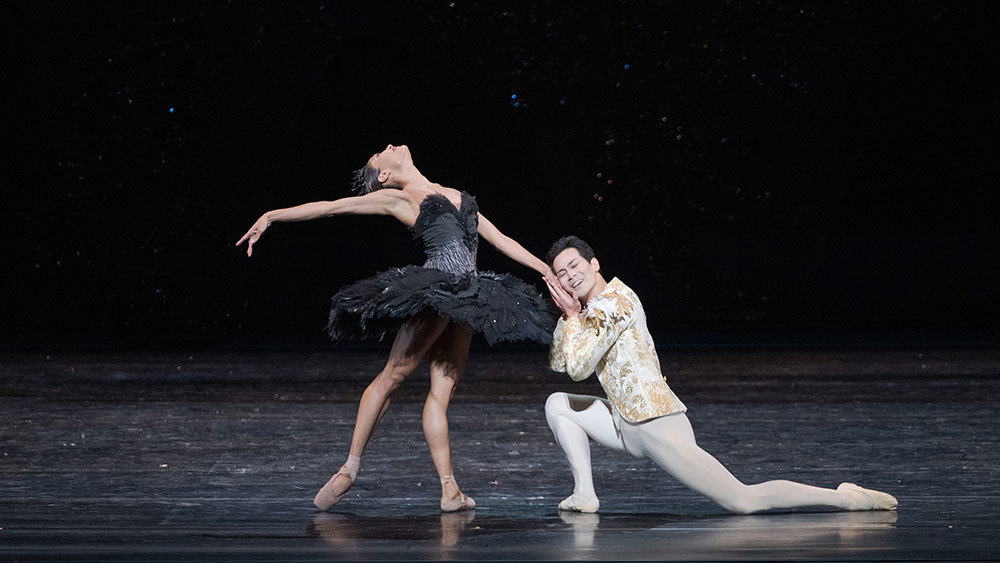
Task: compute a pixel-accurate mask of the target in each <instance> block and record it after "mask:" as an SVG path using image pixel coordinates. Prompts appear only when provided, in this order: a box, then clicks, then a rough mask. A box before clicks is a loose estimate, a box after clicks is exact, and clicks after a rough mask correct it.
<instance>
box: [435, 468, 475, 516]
mask: <svg viewBox="0 0 1000 563" xmlns="http://www.w3.org/2000/svg"><path fill="white" fill-rule="evenodd" d="M446 483H455V487H456V488H457V487H458V483H456V482H455V476H454V475H445V476H444V477H441V486H442V487H443V486H444V485H445V484H446ZM475 507H476V501H474V500H472V497H467V496H465V493H463V492H459V493H458V496H457V497H455V498H449V499H441V512H455V511H458V510H471V509H473V508H475Z"/></svg>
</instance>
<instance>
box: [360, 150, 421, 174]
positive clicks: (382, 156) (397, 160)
mask: <svg viewBox="0 0 1000 563" xmlns="http://www.w3.org/2000/svg"><path fill="white" fill-rule="evenodd" d="M412 163H413V159H412V158H411V157H410V148H409V147H407V146H406V145H386V146H385V148H384V149H382V150H381V151H379V152H377V153H375V154H373V155H372V157H371V158H369V159H368V166H371V167H372V168H374V169H376V170H381V171H393V170H399V169H401V168H402V167H403V166H404V165H405V164H412Z"/></svg>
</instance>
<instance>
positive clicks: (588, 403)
mask: <svg viewBox="0 0 1000 563" xmlns="http://www.w3.org/2000/svg"><path fill="white" fill-rule="evenodd" d="M545 418H546V419H547V420H548V422H549V428H551V429H552V433H553V434H555V438H556V442H558V443H559V446H560V447H561V448H562V450H563V453H564V454H566V459H567V460H568V461H569V465H570V468H571V469H572V471H573V480H574V481H575V487H574V489H573V494H574V495H575V496H577V497H579V498H584V499H588V498H597V494H596V493H595V492H594V481H593V478H592V476H591V471H590V442H589V441H588V439H587V438H588V436H589V437H590V438H593V439H594V440H595V441H596V442H597V443H599V444H602V445H604V446H607V447H609V448H611V449H613V450H616V451H620V452H628V453H630V454H632V455H634V456H636V457H641V458H646V459H651V460H653V461H654V462H656V464H657V465H659V466H660V467H662V468H664V469H666V470H667V472H668V473H670V474H671V475H673V476H674V477H675V478H676V479H677V480H678V481H680V482H681V483H682V484H684V485H685V486H687V487H689V488H690V489H692V490H693V491H695V492H698V493H700V494H702V495H704V496H706V497H708V498H709V499H711V500H713V501H715V502H717V503H718V504H720V505H721V506H722V507H723V508H725V509H727V510H731V511H733V512H737V513H740V514H749V513H751V512H758V511H761V510H768V509H772V508H794V507H801V506H829V507H835V508H841V509H845V510H848V509H850V508H851V495H850V493H849V492H846V491H837V490H834V489H823V488H820V487H813V486H810V485H803V484H801V483H795V482H792V481H767V482H764V483H759V484H757V485H744V484H743V483H741V482H740V481H739V479H737V478H736V477H734V476H733V474H732V473H730V472H729V470H728V469H726V468H725V467H724V466H723V465H722V464H721V463H719V461H718V460H717V459H715V458H714V457H712V456H711V455H710V454H709V453H708V452H706V451H705V450H703V449H701V448H700V447H698V444H697V443H696V442H695V439H694V431H693V430H692V429H691V423H690V422H688V419H687V416H686V415H685V414H684V413H676V414H672V415H667V416H663V417H659V418H655V419H652V420H649V421H646V422H641V423H638V424H633V423H630V422H628V421H626V420H624V419H623V418H621V416H620V415H618V414H613V413H612V411H611V406H610V405H609V404H608V402H607V401H605V400H604V399H600V398H598V397H590V396H586V395H570V394H567V393H553V394H552V395H550V396H549V398H548V400H547V401H546V402H545ZM615 418H617V421H616V420H615ZM615 422H617V424H615Z"/></svg>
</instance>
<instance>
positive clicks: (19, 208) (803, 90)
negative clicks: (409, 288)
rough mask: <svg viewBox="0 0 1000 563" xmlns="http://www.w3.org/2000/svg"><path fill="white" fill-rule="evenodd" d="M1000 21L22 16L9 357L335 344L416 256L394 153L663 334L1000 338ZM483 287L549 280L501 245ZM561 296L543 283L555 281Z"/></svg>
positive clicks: (904, 12) (676, 13)
mask: <svg viewBox="0 0 1000 563" xmlns="http://www.w3.org/2000/svg"><path fill="white" fill-rule="evenodd" d="M997 15H998V14H997V8H995V7H993V4H990V3H956V2H909V1H907V2H870V3H869V2H846V1H840V2H828V3H827V2H823V3H811V2H760V1H737V0H734V1H729V2H707V3H702V2H602V3H589V2H580V3H574V4H571V3H565V4H564V3H562V2H558V3H548V2H537V3H531V4H528V3H522V2H510V3H494V2H471V1H456V2H448V1H440V2H438V1H435V2H409V3H402V2H401V3H384V2H383V3H370V2H356V3H352V4H346V3H340V2H332V1H331V2H319V1H314V2H273V3H260V2H247V3H244V2H232V3H230V2H193V3H188V4H175V3H165V2H125V3H104V4H97V5H91V4H90V3H75V2H50V3H47V2H20V3H18V4H15V5H13V7H12V8H11V11H10V13H9V14H8V21H9V30H8V33H7V34H6V35H7V37H8V41H9V45H8V49H7V53H8V64H7V65H5V66H6V67H7V69H6V70H7V73H8V77H9V78H10V81H9V82H8V84H9V89H8V92H13V94H14V100H13V102H8V103H9V104H10V105H8V110H9V122H10V123H11V125H12V126H11V127H9V128H8V131H10V134H9V137H8V139H9V141H12V142H13V144H14V145H15V146H14V148H13V149H10V148H9V149H8V150H7V156H8V159H9V160H8V166H7V170H6V172H5V177H6V179H5V181H4V184H5V185H4V188H3V203H2V209H3V215H4V219H5V220H4V226H5V227H6V229H4V230H5V233H4V236H3V237H2V239H0V253H2V261H3V264H4V269H5V271H6V275H5V276H3V278H4V281H3V284H4V286H5V287H4V288H3V289H4V296H5V298H4V299H3V300H2V305H0V307H2V309H0V339H2V340H0V343H2V345H3V347H5V348H7V349H11V348H13V349H19V348H32V347H46V346H55V345H96V346H104V347H126V348H148V347H162V346H166V347H172V346H218V345H231V344H247V343H249V344H254V343H274V342H285V343H304V344H313V343H322V342H323V339H324V334H323V332H322V329H323V326H324V324H325V322H326V315H327V307H328V302H329V298H330V296H331V295H332V294H333V293H334V292H335V291H336V290H337V289H338V288H339V287H341V286H343V285H344V284H346V283H348V282H350V281H353V280H355V279H357V278H360V277H364V276H368V275H371V274H372V273H374V272H376V271H378V270H381V269H385V268H387V267H390V266H396V265H402V264H406V263H414V262H416V263H420V262H421V260H422V256H421V253H420V251H419V248H418V247H417V246H416V245H415V243H414V242H413V241H412V240H411V239H410V236H409V234H408V233H407V231H406V230H405V229H404V228H403V227H402V226H400V225H399V224H397V223H395V222H394V221H393V220H391V219H388V218H381V217H345V218H334V219H327V220H322V221H315V222H312V223H295V224H279V225H276V226H275V227H273V228H272V229H271V230H269V231H268V232H267V233H266V234H265V236H264V237H263V238H262V240H261V242H260V243H259V245H258V246H257V247H256V249H255V253H254V256H253V258H252V259H247V257H246V255H245V252H244V251H243V249H237V248H233V243H234V242H235V241H236V240H237V239H238V238H239V237H240V236H241V235H242V234H243V233H244V232H245V231H246V230H247V229H248V228H249V227H250V225H251V224H252V223H253V221H254V220H255V219H256V218H257V217H258V216H259V215H260V214H261V213H263V212H264V211H266V210H268V209H272V208H277V207H286V206H291V205H295V204H299V203H304V202H308V201H315V200H329V199H335V198H338V197H343V196H345V195H349V182H350V177H351V171H352V170H353V169H355V168H358V167H359V166H360V165H361V164H363V163H364V162H365V160H366V159H367V158H368V157H369V156H370V155H371V154H372V153H373V152H375V151H376V150H378V149H380V148H381V147H384V146H385V145H386V144H387V143H394V144H408V145H409V146H410V147H411V149H412V151H413V155H414V160H415V163H416V164H417V166H418V167H419V168H420V170H421V171H422V172H424V174H425V175H427V176H428V177H429V178H430V179H432V180H434V181H438V182H440V183H442V184H444V185H448V186H453V187H457V188H462V189H466V190H468V191H470V192H472V193H473V194H474V195H475V196H476V197H477V199H478V201H479V204H480V208H481V210H482V211H483V213H484V214H485V215H486V216H487V217H489V218H490V219H491V220H492V221H493V222H494V223H496V224H497V225H498V226H499V227H500V229H501V230H503V231H504V232H505V233H506V234H509V235H511V236H512V237H513V238H515V239H517V240H518V241H520V242H521V243H522V244H523V245H524V246H525V247H527V248H528V249H529V250H531V251H533V252H535V253H536V254H538V255H542V254H544V252H545V250H546V249H547V247H548V245H549V243H550V242H551V241H552V240H553V239H554V238H556V237H558V236H560V235H563V234H567V233H575V234H578V235H580V236H583V237H584V238H586V239H588V240H589V241H590V242H591V243H592V244H593V246H594V247H595V249H596V250H597V253H598V256H599V257H600V258H601V261H602V266H603V268H604V271H605V273H606V274H609V275H617V276H619V277H621V278H622V279H623V280H624V281H626V283H628V284H630V285H631V286H632V287H633V288H634V289H636V291H637V292H638V293H639V294H640V296H641V297H642V299H643V302H644V304H645V307H646V310H647V313H648V315H649V320H650V325H651V328H652V329H653V332H654V335H655V336H656V338H657V340H658V341H662V342H667V343H670V342H693V343H694V342H718V343H740V342H753V341H784V342H796V341H803V340H811V341H816V342H825V341H830V342H836V341H845V340H846V341H853V342H870V341H881V342H892V341H900V340H903V341H905V340H908V339H911V340H912V339H917V340H932V341H938V342H944V341H947V342H955V341H957V342H984V341H992V342H995V341H997V340H998V337H997V333H998V319H1000V306H998V302H1000V290H998V286H1000V275H998V274H997V269H996V268H994V267H993V262H995V260H996V256H997V245H996V242H997V240H998V231H1000V229H998V227H997V223H996V217H997V211H1000V205H998V197H997V195H996V182H995V180H994V175H993V173H992V172H993V170H992V168H993V166H994V163H995V154H996V148H995V145H996V132H997V123H998V120H997V117H998V112H997V109H996V104H997V99H998V96H997V94H998V92H997V88H996V86H995V85H992V84H994V83H995V74H996V71H997V65H996V63H995V60H996V55H997V49H996V46H997V40H996V38H995V37H996V32H995V31H996V26H997V23H998V21H1000V20H998V18H997ZM480 267H481V269H491V270H498V271H509V272H512V273H515V274H517V275H519V276H521V277H524V278H526V279H530V280H536V278H537V276H536V275H535V274H534V272H532V271H530V270H527V269H525V268H523V267H521V266H520V265H518V264H515V263H513V262H511V261H509V260H508V259H506V258H505V257H503V256H500V255H499V254H498V253H497V252H495V251H494V250H493V249H492V248H491V247H489V246H488V245H483V246H482V247H481V251H480ZM537 285H538V288H539V290H541V289H542V284H540V283H538V284H537Z"/></svg>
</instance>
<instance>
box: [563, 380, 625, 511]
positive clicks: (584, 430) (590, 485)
mask: <svg viewBox="0 0 1000 563" xmlns="http://www.w3.org/2000/svg"><path fill="white" fill-rule="evenodd" d="M611 417H612V414H611V407H610V406H609V405H608V403H607V401H605V400H604V399H600V398H598V397H590V396H587V395H570V394H568V393H553V394H552V395H549V398H548V400H547V401H545V419H546V420H547V421H548V423H549V428H551V429H552V434H553V435H555V438H556V443H558V444H559V447H561V448H562V451H563V454H565V455H566V460H567V461H568V462H569V467H570V469H571V470H572V472H573V482H574V486H573V494H572V495H571V496H569V497H568V498H566V499H565V500H563V501H562V502H560V503H559V508H560V509H563V510H577V511H580V512H597V509H598V508H599V506H600V502H599V501H598V500H597V493H596V492H595V491H594V480H593V477H592V475H591V469H590V441H589V440H588V436H589V437H590V438H593V439H594V440H595V441H597V443H599V444H602V445H604V446H607V447H609V448H611V449H614V450H617V451H626V450H625V444H624V443H623V442H622V440H621V436H620V435H619V434H618V430H617V429H616V428H615V424H614V420H613V419H612V418H611Z"/></svg>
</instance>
